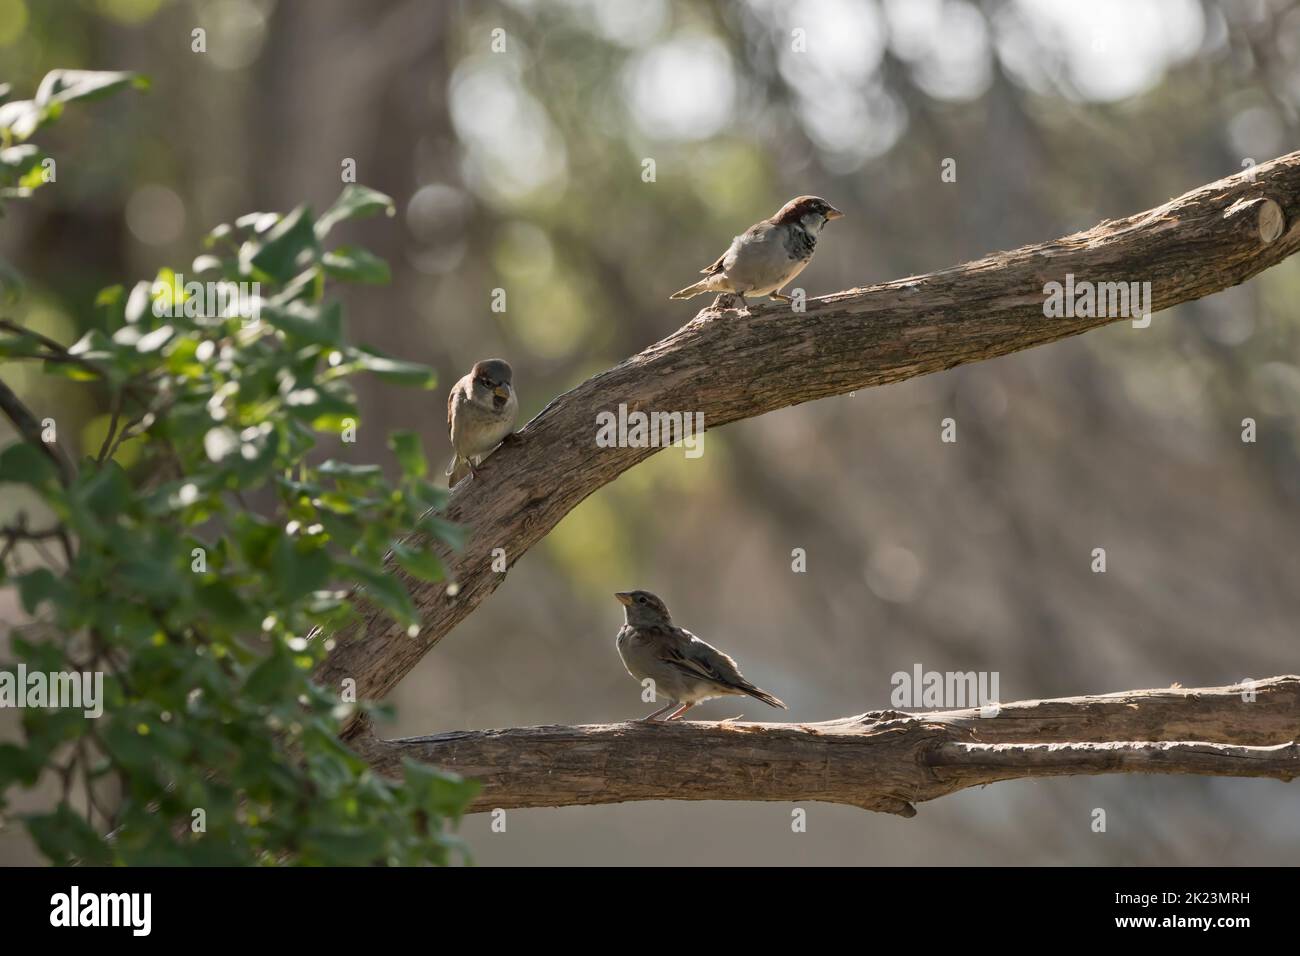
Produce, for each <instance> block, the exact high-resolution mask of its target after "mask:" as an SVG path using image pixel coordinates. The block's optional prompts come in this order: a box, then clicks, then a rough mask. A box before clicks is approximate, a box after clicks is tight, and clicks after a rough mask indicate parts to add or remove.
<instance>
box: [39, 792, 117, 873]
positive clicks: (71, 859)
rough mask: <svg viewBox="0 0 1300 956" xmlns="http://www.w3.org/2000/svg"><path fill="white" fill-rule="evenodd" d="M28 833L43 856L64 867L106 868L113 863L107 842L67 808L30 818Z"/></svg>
mask: <svg viewBox="0 0 1300 956" xmlns="http://www.w3.org/2000/svg"><path fill="white" fill-rule="evenodd" d="M25 822H26V824H27V831H28V832H29V833H30V834H31V835H32V839H33V840H35V841H36V845H37V846H38V847H40V849H41V852H42V853H44V854H45V855H46V856H47V857H49V858H50V859H51V860H53V861H54V862H55V863H56V864H59V865H61V866H68V865H70V864H73V863H79V864H84V865H86V866H103V865H104V864H106V863H108V862H109V860H111V859H112V855H111V853H110V851H109V849H108V847H107V846H106V845H105V843H104V841H103V838H102V837H100V835H99V834H98V833H97V832H96V831H95V829H94V828H93V827H92V826H91V825H90V824H88V823H87V822H86V821H85V819H83V818H82V817H81V815H80V814H78V813H75V812H73V810H72V809H71V808H70V807H69V806H68V805H67V804H66V803H61V804H59V808H58V810H56V811H55V812H54V813H47V814H42V815H39V816H36V815H33V816H29V817H27V818H26V820H25Z"/></svg>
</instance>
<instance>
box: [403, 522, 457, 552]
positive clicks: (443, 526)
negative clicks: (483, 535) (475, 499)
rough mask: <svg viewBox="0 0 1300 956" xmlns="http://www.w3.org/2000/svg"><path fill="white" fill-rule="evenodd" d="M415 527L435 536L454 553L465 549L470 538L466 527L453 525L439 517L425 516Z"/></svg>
mask: <svg viewBox="0 0 1300 956" xmlns="http://www.w3.org/2000/svg"><path fill="white" fill-rule="evenodd" d="M415 527H416V529H417V530H419V531H423V532H425V533H426V534H430V535H433V537H434V538H436V539H437V540H439V541H441V542H442V543H443V544H445V545H447V547H449V548H451V549H452V550H453V551H459V550H461V549H462V548H464V547H465V542H466V540H468V538H469V529H468V528H466V527H465V526H464V525H459V524H453V523H452V522H450V521H448V520H447V519H446V518H439V517H438V516H437V515H432V514H430V515H425V516H424V517H423V518H421V519H420V520H419V521H418V522H417V523H416V525H415Z"/></svg>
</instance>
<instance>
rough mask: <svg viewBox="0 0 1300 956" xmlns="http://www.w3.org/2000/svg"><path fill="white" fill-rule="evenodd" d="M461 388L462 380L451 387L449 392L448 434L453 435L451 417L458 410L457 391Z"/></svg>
mask: <svg viewBox="0 0 1300 956" xmlns="http://www.w3.org/2000/svg"><path fill="white" fill-rule="evenodd" d="M459 390H460V382H457V383H456V384H455V385H453V386H452V387H451V391H450V392H448V393H447V435H448V436H450V435H451V419H452V415H453V414H454V413H455V410H456V393H457V392H458V391H459Z"/></svg>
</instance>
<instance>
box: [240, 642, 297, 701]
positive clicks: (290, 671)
mask: <svg viewBox="0 0 1300 956" xmlns="http://www.w3.org/2000/svg"><path fill="white" fill-rule="evenodd" d="M295 672H296V668H295V667H294V666H293V658H292V657H290V656H289V655H288V654H287V653H285V652H283V651H273V652H272V653H271V655H270V656H269V657H267V658H265V659H264V660H263V661H262V662H261V663H260V664H258V665H257V666H256V667H255V668H253V672H252V673H251V674H249V675H248V680H246V681H245V682H244V693H245V694H246V695H247V696H248V699H249V700H250V701H252V702H253V703H258V704H273V703H277V702H278V701H281V700H283V699H284V697H285V692H286V690H287V688H288V687H289V683H290V682H291V681H292V680H293V678H294V675H295Z"/></svg>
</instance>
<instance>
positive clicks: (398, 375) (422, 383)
mask: <svg viewBox="0 0 1300 956" xmlns="http://www.w3.org/2000/svg"><path fill="white" fill-rule="evenodd" d="M354 358H355V360H356V362H357V363H358V364H359V365H360V366H361V367H362V368H363V369H365V370H366V371H367V372H374V373H375V374H376V375H378V376H379V377H380V378H382V379H384V380H385V381H389V382H396V383H397V384H398V385H413V386H415V387H416V388H424V389H430V388H436V387H437V385H438V373H437V372H435V371H434V370H433V369H431V368H430V367H429V366H427V365H421V364H420V363H418V362H404V361H402V360H401V359H393V358H388V357H387V356H384V355H378V354H376V353H374V352H371V351H362V350H358V351H357V352H356V353H355V355H354Z"/></svg>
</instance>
